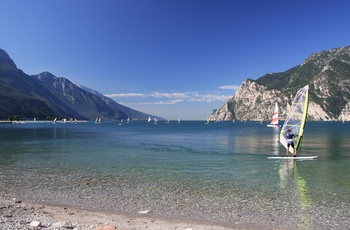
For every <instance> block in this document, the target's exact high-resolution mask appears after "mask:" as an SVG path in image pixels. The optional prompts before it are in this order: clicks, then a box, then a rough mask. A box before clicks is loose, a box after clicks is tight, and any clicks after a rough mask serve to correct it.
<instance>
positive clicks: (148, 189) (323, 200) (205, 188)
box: [0, 121, 350, 229]
mask: <svg viewBox="0 0 350 230" xmlns="http://www.w3.org/2000/svg"><path fill="white" fill-rule="evenodd" d="M118 123H119V122H112V121H110V122H102V123H100V124H95V123H94V122H87V123H56V124H52V123H27V124H1V125H0V140H1V145H0V179H1V182H0V195H1V196H2V197H5V198H9V199H10V198H13V197H17V198H19V199H24V200H30V201H36V202H43V203H50V204H57V205H72V206H77V207H83V208H87V209H98V210H106V211H112V212H120V213H127V214H135V213H138V211H140V210H151V211H152V212H151V213H150V215H152V216H155V217H165V218H178V219H186V220H196V221H203V222H209V223H216V224H218V223H219V224H223V225H226V226H233V227H234V226H235V225H236V224H238V223H245V222H246V223H253V224H257V225H260V224H261V225H262V226H267V228H273V227H274V226H288V227H289V228H291V229H330V228H332V229H344V228H347V227H348V226H350V221H349V216H350V195H349V194H350V178H349V174H350V142H349V140H348V138H349V137H348V135H349V134H350V132H349V128H350V123H348V122H345V123H341V122H307V123H306V127H305V132H304V137H303V142H302V146H301V155H303V156H307V155H317V156H318V158H317V159H316V160H269V159H267V157H268V156H274V155H284V154H285V150H284V148H283V146H282V145H281V144H279V129H276V128H268V127H266V123H264V124H260V123H258V122H253V121H250V122H249V121H248V122H246V123H243V122H238V121H237V122H235V123H233V122H218V123H209V124H208V125H206V124H204V123H205V122H204V121H182V122H181V123H180V124H177V121H171V122H170V124H166V123H165V122H164V121H159V122H158V124H157V125H155V124H154V123H147V121H130V122H129V123H128V124H127V123H123V125H118Z"/></svg>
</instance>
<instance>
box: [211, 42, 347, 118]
mask: <svg viewBox="0 0 350 230" xmlns="http://www.w3.org/2000/svg"><path fill="white" fill-rule="evenodd" d="M307 84H309V86H310V91H309V92H310V102H309V110H308V119H309V120H334V119H339V120H350V47H349V46H348V47H343V48H336V49H332V50H330V51H322V52H318V53H313V54H311V55H310V56H309V57H308V58H306V59H305V60H304V62H303V63H302V64H301V65H298V66H295V67H293V68H291V69H289V70H287V71H285V72H281V73H269V74H266V75H264V76H262V77H260V78H258V79H257V80H251V79H247V80H245V81H244V82H243V83H242V85H241V86H240V88H239V89H238V90H237V91H236V93H235V95H234V96H233V97H232V98H231V99H229V100H228V101H227V102H226V104H225V105H223V106H222V107H220V108H219V109H218V110H217V111H216V112H215V113H214V114H213V115H212V116H211V119H217V120H230V119H237V120H241V119H259V118H264V119H265V120H269V119H271V116H272V112H273V108H274V104H275V102H278V105H279V108H280V117H281V118H282V119H284V118H285V117H286V113H287V112H288V109H289V107H290V105H291V101H292V99H293V98H294V96H295V93H296V92H297V90H298V89H300V88H302V87H304V86H305V85H307Z"/></svg>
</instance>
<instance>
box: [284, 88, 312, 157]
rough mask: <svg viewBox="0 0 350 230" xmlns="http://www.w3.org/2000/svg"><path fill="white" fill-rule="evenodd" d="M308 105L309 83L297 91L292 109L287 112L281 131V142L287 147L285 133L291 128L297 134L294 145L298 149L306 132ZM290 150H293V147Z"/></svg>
mask: <svg viewBox="0 0 350 230" xmlns="http://www.w3.org/2000/svg"><path fill="white" fill-rule="evenodd" d="M308 106H309V85H306V86H304V87H303V88H301V89H300V90H299V91H298V92H297V94H296V96H295V98H294V100H293V102H292V106H291V108H290V111H289V113H288V114H287V118H286V120H285V122H284V124H283V126H282V129H281V132H280V142H281V143H282V145H283V146H284V147H285V148H287V141H286V138H285V133H286V132H287V130H288V129H291V131H292V133H293V134H294V135H296V138H295V139H294V146H295V150H298V148H299V146H300V143H301V138H302V136H303V132H304V127H305V121H306V116H307V109H308ZM289 151H290V152H293V150H292V149H291V148H290V149H289Z"/></svg>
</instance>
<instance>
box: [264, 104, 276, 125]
mask: <svg viewBox="0 0 350 230" xmlns="http://www.w3.org/2000/svg"><path fill="white" fill-rule="evenodd" d="M267 127H278V104H277V102H276V104H275V110H274V111H273V114H272V119H271V121H270V124H267Z"/></svg>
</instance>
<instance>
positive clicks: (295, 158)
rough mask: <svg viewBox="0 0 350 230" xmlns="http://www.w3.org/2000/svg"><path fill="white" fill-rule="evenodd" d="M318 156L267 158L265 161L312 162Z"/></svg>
mask: <svg viewBox="0 0 350 230" xmlns="http://www.w3.org/2000/svg"><path fill="white" fill-rule="evenodd" d="M317 157H318V156H299V157H293V156H291V157H281V156H278V157H277V156H276V157H267V159H285V160H313V159H316V158H317Z"/></svg>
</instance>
